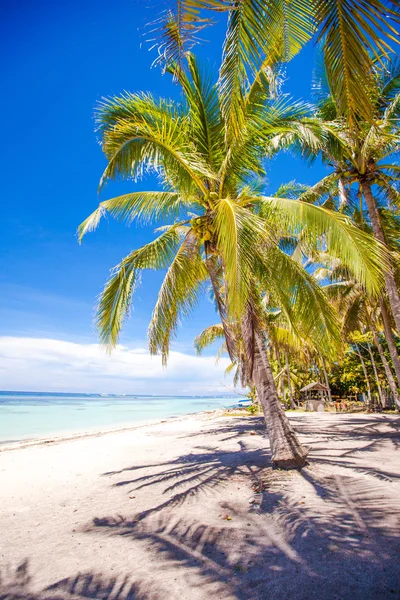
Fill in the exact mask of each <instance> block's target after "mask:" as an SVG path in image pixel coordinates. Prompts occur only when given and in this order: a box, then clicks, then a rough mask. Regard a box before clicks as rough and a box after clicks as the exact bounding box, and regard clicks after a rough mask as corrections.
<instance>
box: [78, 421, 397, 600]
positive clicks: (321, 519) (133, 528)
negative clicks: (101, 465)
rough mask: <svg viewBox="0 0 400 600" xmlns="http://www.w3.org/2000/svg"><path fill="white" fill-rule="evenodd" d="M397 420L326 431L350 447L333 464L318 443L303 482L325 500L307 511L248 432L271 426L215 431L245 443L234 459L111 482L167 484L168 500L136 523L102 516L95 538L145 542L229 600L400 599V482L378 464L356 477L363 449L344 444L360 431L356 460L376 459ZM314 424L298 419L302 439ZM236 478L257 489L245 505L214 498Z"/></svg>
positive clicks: (203, 452)
mask: <svg viewBox="0 0 400 600" xmlns="http://www.w3.org/2000/svg"><path fill="white" fill-rule="evenodd" d="M378 421H379V423H380V424H382V423H384V422H385V419H384V417H382V418H381V417H380V418H379V419H378ZM399 421H400V420H398V421H397V423H395V425H393V427H392V423H390V424H389V426H388V427H387V430H385V431H384V432H382V431H379V429H378V428H377V427H376V426H375V424H371V423H370V422H367V421H366V420H365V419H363V418H362V417H360V418H359V419H357V424H356V427H357V430H356V431H354V426H355V424H354V419H353V420H349V419H347V420H346V419H345V418H344V419H343V420H342V421H341V422H340V423H339V424H338V425H337V426H335V427H331V426H329V431H327V435H329V438H330V439H334V440H336V441H338V442H343V449H342V450H341V451H340V453H339V454H338V455H337V456H334V457H332V456H325V455H324V449H323V446H322V447H321V442H320V443H319V448H318V452H316V453H315V456H313V466H312V467H311V468H307V469H304V470H303V471H302V472H301V475H298V477H302V478H303V480H304V481H305V482H307V484H308V485H309V486H311V487H312V489H313V490H314V493H315V498H316V500H315V503H314V504H310V503H307V505H306V504H305V503H304V502H302V501H301V500H300V498H299V497H297V496H296V493H292V491H291V475H290V474H289V473H285V472H281V471H273V470H272V468H271V466H267V467H266V465H270V462H269V461H270V455H269V451H268V449H267V448H266V449H256V450H255V449H254V448H247V447H246V441H245V440H246V435H249V434H250V433H251V432H253V433H256V434H257V435H263V428H262V422H261V420H257V419H254V420H252V421H251V422H250V424H249V423H248V422H242V423H238V422H234V423H232V424H228V425H224V426H223V427H219V428H216V429H215V434H216V435H218V437H219V440H220V441H223V440H236V441H237V442H238V449H237V450H236V451H219V450H218V449H216V448H215V447H211V446H210V447H197V448H195V449H194V450H196V452H194V451H193V452H192V453H190V454H186V455H183V456H180V457H178V458H176V459H174V460H172V461H167V462H162V463H157V464H148V465H145V466H143V465H141V466H138V465H132V466H131V467H128V468H123V469H120V470H116V471H112V472H108V473H107V474H105V475H108V476H111V477H114V478H115V479H116V481H114V482H113V483H112V485H113V486H115V487H123V488H125V487H126V489H127V492H128V493H132V492H135V491H136V492H138V491H140V490H146V489H147V488H148V487H149V486H161V487H162V491H163V494H164V495H165V497H166V499H165V500H163V501H161V502H159V503H158V504H156V505H155V506H153V507H151V508H149V509H148V510H145V511H142V512H138V513H136V514H132V515H121V514H116V515H111V516H102V515H101V516H97V517H95V518H94V519H93V522H92V523H90V524H88V526H87V527H86V528H85V531H86V532H87V533H88V534H92V535H93V534H97V535H102V536H122V537H123V538H125V539H126V540H127V541H130V542H132V541H135V542H137V543H144V544H145V546H146V548H147V549H148V552H149V553H154V552H156V553H157V555H158V556H162V557H163V561H164V562H165V564H166V565H167V564H176V563H179V565H181V566H183V567H184V568H185V569H186V570H188V571H189V572H190V571H192V572H193V573H195V574H196V577H197V578H200V580H201V581H202V582H203V584H204V585H208V584H211V583H212V584H213V585H214V586H217V587H216V588H215V587H214V588H213V589H214V590H215V589H217V590H218V594H219V596H217V597H220V598H224V597H225V596H226V597H234V598H238V599H240V600H261V599H264V598H276V599H281V598H282V599H283V598H288V597H289V598H296V600H300V599H304V600H305V599H307V600H308V599H315V600H316V599H317V598H318V600H319V599H320V598H322V597H325V598H340V599H341V600H344V599H349V600H350V599H351V600H355V599H360V600H361V599H363V600H364V599H365V598H368V600H370V599H376V600H378V598H379V600H381V599H382V598H400V592H399V590H400V587H399V581H400V567H399V561H398V555H399V550H400V543H399V537H398V533H399V532H398V523H399V518H400V512H399V510H398V508H397V506H393V504H392V503H391V501H390V500H389V499H388V498H387V497H385V486H387V485H389V484H391V483H392V482H394V483H396V482H397V480H398V475H397V474H396V473H394V472H391V471H390V470H387V469H384V470H382V471H379V472H378V471H377V470H376V468H375V469H374V468H372V467H371V468H369V467H368V466H366V467H365V468H364V467H363V469H362V470H358V471H357V463H356V461H355V458H354V456H355V451H354V450H350V449H349V448H347V447H346V439H348V438H349V432H350V428H351V435H352V438H353V439H354V438H355V437H356V438H357V439H359V441H360V449H358V450H357V451H358V452H366V453H373V452H375V451H377V450H379V448H380V447H381V445H382V444H384V443H386V442H388V441H389V440H390V442H391V443H393V444H394V445H395V446H396V447H397V444H398V441H399V437H398V435H399V433H398V429H397V426H398V422H399ZM379 423H378V425H379ZM384 424H385V423H384ZM307 426H308V427H309V425H307V421H306V419H305V418H302V417H298V418H297V419H296V428H297V429H298V430H299V432H300V434H303V437H307V435H306V428H307ZM324 427H325V430H326V427H327V426H326V424H325V426H324V425H323V424H321V436H322V440H323V435H322V433H323V431H324ZM302 430H303V431H302ZM306 443H307V440H306ZM361 443H363V444H364V449H362V448H361ZM327 463H330V464H331V465H332V466H335V465H336V466H338V467H342V468H344V469H346V470H345V471H343V472H341V474H339V475H335V474H333V475H332V474H331V475H326V474H321V473H320V472H319V470H318V466H322V465H324V464H327ZM127 475H128V476H127ZM260 481H263V482H264V485H263V487H264V491H263V493H262V501H261V506H260V508H259V509H258V510H254V509H253V508H252V506H250V505H249V504H248V503H247V498H248V496H250V495H251V494H252V491H251V485H252V484H254V483H255V484H256V485H257V482H260ZM235 482H236V483H240V484H243V483H244V482H246V484H247V485H248V496H247V498H246V499H245V502H241V503H237V502H236V503H235V502H233V503H230V502H229V501H219V503H218V502H217V501H216V498H219V499H223V498H224V496H225V491H226V489H227V488H229V486H232V485H235ZM196 503H208V504H209V505H210V510H212V508H211V507H212V506H213V503H214V506H215V504H217V505H218V507H220V508H219V510H221V513H222V515H223V513H224V512H226V513H227V514H229V515H230V517H231V518H232V522H224V521H223V520H222V521H221V520H220V521H219V523H221V524H218V525H216V524H215V522H213V523H210V522H206V521H205V520H204V519H203V520H201V519H198V518H197V517H196ZM214 512H215V509H214ZM388 515H391V516H392V517H391V518H390V519H388ZM219 516H221V515H219ZM214 593H216V592H214ZM188 597H190V596H188Z"/></svg>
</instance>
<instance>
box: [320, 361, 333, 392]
mask: <svg viewBox="0 0 400 600" xmlns="http://www.w3.org/2000/svg"><path fill="white" fill-rule="evenodd" d="M321 363H322V370H323V372H324V379H325V385H326V387H327V388H328V398H329V402H332V393H331V386H330V385H329V379H328V373H327V372H326V366H325V359H324V357H323V356H321Z"/></svg>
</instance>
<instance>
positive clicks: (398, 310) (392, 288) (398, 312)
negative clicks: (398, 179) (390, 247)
mask: <svg viewBox="0 0 400 600" xmlns="http://www.w3.org/2000/svg"><path fill="white" fill-rule="evenodd" d="M362 190H363V193H364V198H365V202H366V204H367V208H368V213H369V217H370V219H371V224H372V230H373V232H374V236H375V237H376V239H377V240H379V241H380V242H381V243H382V244H386V240H385V234H384V232H383V229H382V225H381V221H380V218H379V213H378V209H377V206H376V202H375V198H374V196H373V195H372V190H371V186H370V185H369V183H365V182H364V183H363V184H362ZM385 284H386V292H387V295H388V298H389V303H390V308H391V309H392V314H393V318H394V322H395V323H396V329H397V331H400V295H399V291H398V289H397V285H396V281H395V278H394V275H393V272H386V273H385Z"/></svg>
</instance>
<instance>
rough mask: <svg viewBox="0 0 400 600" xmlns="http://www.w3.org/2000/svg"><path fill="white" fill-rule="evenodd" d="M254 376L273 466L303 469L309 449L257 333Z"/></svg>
mask: <svg viewBox="0 0 400 600" xmlns="http://www.w3.org/2000/svg"><path fill="white" fill-rule="evenodd" d="M252 376H253V381H254V385H255V386H256V389H257V396H258V398H259V400H260V403H261V406H262V409H263V413H264V419H265V424H266V427H267V431H268V437H269V441H270V445H271V452H272V461H273V463H274V464H275V466H277V467H279V468H283V469H294V468H301V467H303V466H304V465H305V464H306V457H307V453H308V449H307V448H305V447H303V446H302V445H301V444H300V442H299V440H298V439H297V436H296V434H295V432H294V430H293V429H292V426H291V425H290V422H289V419H288V418H287V416H286V414H285V412H284V410H283V408H282V406H281V403H280V402H279V398H278V394H277V391H276V386H275V381H274V376H273V374H272V369H271V365H270V363H269V359H268V355H267V352H266V349H265V346H264V340H263V338H262V336H261V335H260V334H259V333H258V332H255V333H254V356H253V373H252Z"/></svg>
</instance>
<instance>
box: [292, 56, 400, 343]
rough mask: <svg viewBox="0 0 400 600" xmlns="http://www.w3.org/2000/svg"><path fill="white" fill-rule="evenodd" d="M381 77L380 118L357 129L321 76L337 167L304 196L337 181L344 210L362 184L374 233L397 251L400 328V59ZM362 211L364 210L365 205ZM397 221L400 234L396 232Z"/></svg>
mask: <svg viewBox="0 0 400 600" xmlns="http://www.w3.org/2000/svg"><path fill="white" fill-rule="evenodd" d="M375 81H376V87H377V95H376V96H375V98H374V106H375V115H376V118H375V120H374V121H373V122H372V123H367V122H363V123H359V127H358V131H357V133H356V134H354V132H352V130H351V129H350V128H349V127H348V126H347V125H346V121H345V118H344V115H343V114H342V113H341V112H340V110H339V103H338V102H337V99H336V97H335V96H333V95H332V94H331V93H330V90H331V85H330V81H329V78H326V77H324V75H322V77H321V78H320V81H319V83H318V85H319V87H320V98H321V99H320V105H319V108H318V112H317V117H318V118H320V119H321V126H323V124H324V125H325V126H326V131H327V133H328V135H326V136H325V137H324V138H323V139H324V147H323V151H322V154H323V158H324V161H325V163H326V164H328V165H331V166H333V167H334V171H333V172H332V173H331V174H329V175H328V176H326V177H325V178H324V179H322V180H321V181H320V182H318V183H317V184H316V185H315V186H313V187H312V188H311V189H310V190H308V191H307V192H305V194H304V195H303V196H302V199H303V200H304V201H316V200H317V199H318V198H320V197H321V196H323V195H324V194H326V193H331V194H332V193H333V194H334V193H335V191H334V186H337V193H338V194H339V197H340V204H339V206H340V208H341V209H342V210H343V209H344V207H345V206H346V204H348V203H349V201H350V190H351V189H352V187H356V189H357V192H358V197H359V199H360V201H362V198H363V199H364V200H365V204H366V207H367V210H368V216H369V219H370V222H371V226H372V230H373V233H374V236H375V237H376V239H378V240H379V241H380V242H381V243H383V244H387V245H389V246H390V249H391V251H392V269H391V270H390V271H389V272H388V273H387V274H386V278H385V282H386V293H387V297H388V299H389V303H390V307H391V310H392V314H393V317H394V320H395V324H396V328H397V330H398V331H400V294H399V288H398V281H397V279H398V276H399V274H398V266H399V264H400V252H399V250H400V247H399V239H398V233H399V230H400V216H399V213H398V212H396V209H398V208H400V189H399V181H400V179H399V173H400V166H399V165H398V164H397V163H398V156H399V151H400V142H399V139H400V138H399V134H400V128H399V118H400V59H394V60H391V61H389V62H385V63H384V65H383V66H382V65H379V66H377V67H376V68H375ZM321 139H322V138H321ZM374 190H375V192H374ZM378 197H379V201H378ZM390 211H391V214H390ZM359 214H361V216H362V207H361V210H360V211H359ZM393 227H394V229H395V232H396V235H397V237H396V235H393ZM385 230H386V232H385Z"/></svg>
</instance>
